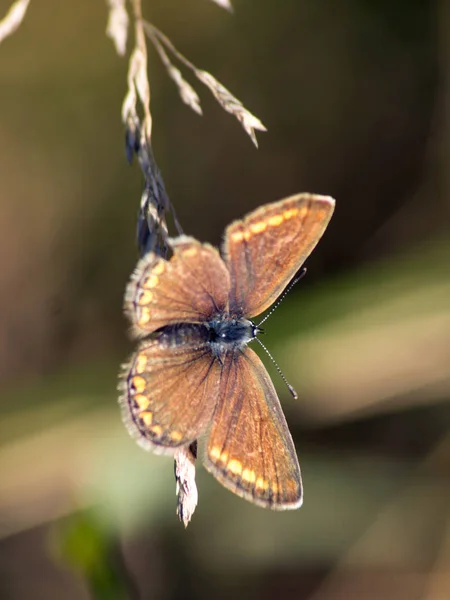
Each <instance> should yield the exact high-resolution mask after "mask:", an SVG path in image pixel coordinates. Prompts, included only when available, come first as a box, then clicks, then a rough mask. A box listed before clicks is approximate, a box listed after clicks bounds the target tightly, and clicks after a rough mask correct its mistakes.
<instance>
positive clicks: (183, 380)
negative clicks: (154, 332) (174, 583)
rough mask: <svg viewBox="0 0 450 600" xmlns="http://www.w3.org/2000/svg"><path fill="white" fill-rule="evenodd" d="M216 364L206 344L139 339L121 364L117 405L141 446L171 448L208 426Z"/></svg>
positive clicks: (217, 370) (215, 389) (214, 394)
mask: <svg viewBox="0 0 450 600" xmlns="http://www.w3.org/2000/svg"><path fill="white" fill-rule="evenodd" d="M220 372H221V370H220V365H218V364H217V361H216V359H215V358H214V357H213V355H212V353H211V351H210V350H209V348H208V346H206V345H201V344H199V343H198V341H194V340H192V341H191V342H189V343H188V342H185V343H183V344H182V345H180V346H177V345H173V344H169V343H165V342H163V341H161V339H158V338H156V339H149V340H145V341H144V342H142V343H141V345H140V347H139V349H138V351H137V352H136V353H135V354H134V355H133V358H132V360H131V363H130V364H128V365H125V366H124V371H123V373H122V376H121V383H120V386H119V388H120V390H121V392H122V393H121V396H120V400H119V402H120V405H121V408H122V417H123V420H124V423H125V425H126V426H127V428H128V430H129V432H130V433H131V435H132V436H133V437H135V438H136V440H137V441H138V443H139V444H140V445H141V446H143V447H144V448H148V449H151V450H155V451H157V452H158V451H159V452H170V451H174V450H176V449H177V448H179V447H181V446H186V445H188V444H190V443H191V442H193V441H194V440H195V439H197V438H198V436H199V435H200V434H201V433H202V432H203V431H204V430H205V429H206V428H207V427H208V426H209V424H210V422H211V419H212V415H213V412H214V407H215V403H216V399H217V395H218V386H219V379H220Z"/></svg>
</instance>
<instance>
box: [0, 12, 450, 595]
mask: <svg viewBox="0 0 450 600" xmlns="http://www.w3.org/2000/svg"><path fill="white" fill-rule="evenodd" d="M9 4H10V3H9V1H8V2H7V1H4V0H2V1H1V2H0V15H2V16H3V15H4V14H5V13H6V11H7V9H8V7H9ZM234 7H235V13H234V15H233V16H231V15H229V14H228V13H226V12H225V11H223V10H221V9H220V8H218V7H217V6H215V5H214V4H213V3H212V2H208V1H207V0H190V1H189V2H184V1H182V0H165V1H163V0H146V1H144V2H143V10H144V14H145V16H146V17H147V18H149V19H150V20H151V21H153V22H154V23H155V24H156V25H158V27H160V28H161V29H162V30H163V31H164V32H165V33H166V34H168V35H169V37H170V38H171V40H172V41H173V42H174V44H175V45H176V46H177V47H178V48H179V49H180V51H182V52H183V53H184V54H185V55H186V56H187V57H188V58H189V59H190V60H192V62H194V63H195V64H196V65H197V66H198V67H199V68H203V69H205V70H208V71H210V72H211V73H213V74H214V76H215V77H216V78H218V79H219V80H220V81H221V82H222V83H223V84H224V85H225V86H227V87H228V88H229V89H230V90H231V91H232V92H233V93H234V94H235V95H236V96H237V97H238V98H239V99H241V100H242V101H243V102H244V104H245V106H246V107H247V108H249V109H250V110H251V111H252V112H254V113H255V114H256V115H257V116H258V117H259V118H261V119H262V121H263V122H264V124H265V125H266V126H267V128H268V132H267V133H261V134H258V140H259V144H260V148H259V150H258V151H256V150H255V149H254V148H253V146H252V144H251V142H250V140H249V139H248V138H247V136H246V135H245V134H244V133H243V131H242V130H241V128H240V126H239V124H238V123H237V121H235V120H234V119H233V117H231V116H230V115H228V114H226V113H225V112H224V111H223V110H222V109H221V108H220V107H219V106H218V105H217V104H216V103H215V101H214V100H213V99H212V97H211V95H210V93H209V92H208V90H206V89H202V88H201V87H200V86H199V85H197V84H196V83H195V82H193V83H194V85H195V86H196V89H197V90H198V91H199V93H200V96H201V100H202V105H203V109H204V116H203V117H202V118H200V117H198V116H197V115H196V114H194V113H193V112H191V111H190V110H189V109H188V108H187V107H186V106H185V105H183V104H182V103H181V101H180V99H179V97H178V95H177V92H176V89H175V87H174V85H173V83H172V82H171V81H170V80H169V79H168V78H167V75H166V73H165V71H164V68H163V67H162V66H161V64H160V62H159V59H158V57H157V55H156V53H155V52H154V51H153V50H152V49H151V48H149V55H150V56H149V76H150V83H151V87H152V114H153V119H154V129H153V142H154V150H155V154H156V157H157V160H158V163H159V166H160V168H161V170H162V172H163V175H164V179H165V183H166V187H167V190H168V192H169V195H170V197H171V200H172V202H173V203H174V205H175V207H176V209H177V212H178V217H179V219H180V221H181V223H182V225H183V227H184V230H185V232H187V233H188V234H190V235H194V236H196V237H198V238H199V239H201V240H208V241H211V242H213V243H215V244H218V243H219V242H220V236H221V233H222V231H223V229H224V227H225V226H226V225H227V224H228V223H229V222H230V221H231V220H233V219H234V218H237V217H239V216H242V215H243V214H245V213H246V212H247V211H249V210H251V209H253V208H255V207H257V206H259V205H260V204H262V203H264V202H268V201H272V200H276V199H278V198H281V197H283V196H285V195H289V194H292V193H296V192H299V191H310V192H316V193H323V194H330V195H332V196H334V197H335V198H336V200H337V208H336V212H335V215H334V217H333V219H332V222H331V224H330V226H329V229H328V231H327V232H326V234H325V236H324V239H323V240H322V241H321V243H320V244H319V246H318V248H317V250H316V251H315V252H314V255H313V256H312V257H311V259H310V260H309V261H308V276H307V277H306V278H305V279H303V280H302V282H301V283H300V284H299V285H297V286H296V288H295V290H294V291H292V292H291V294H290V295H289V297H288V299H287V300H286V301H285V303H284V304H283V306H282V307H281V308H280V309H279V310H278V311H277V312H276V314H275V315H274V316H273V317H271V320H270V321H269V322H267V328H266V329H267V336H266V338H265V340H264V341H265V342H266V343H267V345H268V346H269V348H270V350H271V352H272V353H273V354H274V355H275V357H276V359H277V361H278V362H279V364H280V366H281V368H282V369H283V371H284V372H285V374H286V376H287V378H288V379H289V380H290V382H291V383H292V384H293V385H294V386H295V387H296V389H297V391H298V393H299V396H300V399H299V400H298V401H297V402H295V401H293V400H292V399H291V398H289V396H288V394H287V393H286V389H285V388H284V386H283V385H282V382H281V380H280V379H279V377H278V376H277V375H276V373H275V374H273V378H274V382H275V384H276V386H277V388H278V390H279V394H280V397H281V400H282V403H283V406H284V408H285V412H286V415H287V418H288V422H289V424H290V428H291V431H292V434H293V437H294V440H295V442H296V446H297V450H298V454H299V459H300V463H301V466H302V470H303V477H304V486H305V503H304V506H303V507H302V508H301V509H300V510H299V511H295V512H289V513H285V514H278V513H271V512H266V511H263V510H261V509H259V508H255V507H253V506H251V505H250V504H248V503H246V502H245V501H243V500H241V499H239V498H236V497H234V496H233V495H232V494H230V493H229V492H227V491H226V490H224V489H223V488H222V487H221V486H220V485H219V484H218V483H216V481H215V480H214V479H213V478H212V477H210V476H209V475H208V474H206V473H205V471H204V470H203V469H202V468H201V467H199V469H198V474H197V480H198V486H199V494H200V501H199V506H198V508H197V512H196V513H195V515H194V519H193V522H192V524H191V525H190V526H189V527H188V529H187V530H186V531H184V530H183V528H182V526H181V525H180V524H179V523H178V521H177V519H176V516H175V494H174V481H173V471H172V461H171V459H170V458H167V457H155V456H153V455H150V454H146V453H145V452H143V451H142V450H140V449H139V448H138V447H137V446H136V445H135V444H134V442H133V441H132V440H131V439H129V437H128V434H127V433H126V431H125V428H124V427H123V426H122V424H121V421H120V414H119V409H118V406H117V404H116V391H115V387H116V380H117V371H118V366H119V364H120V362H122V361H123V360H124V358H125V357H126V356H127V355H128V354H129V352H130V351H131V349H132V344H131V343H130V342H129V341H128V340H127V336H126V330H127V323H126V322H125V320H124V318H123V316H122V295H123V290H124V286H125V284H126V282H127V279H128V277H129V274H130V272H131V270H132V268H133V266H134V264H135V261H136V258H137V251H136V242H135V221H136V214H137V208H138V204H139V199H140V193H141V186H142V176H141V173H140V170H139V168H138V166H137V164H133V166H132V167H129V166H128V165H127V163H126V160H125V153H124V132H123V127H122V125H121V121H120V108H121V103H122V100H123V97H124V94H125V91H126V72H127V60H126V59H123V58H122V59H121V58H119V57H118V56H117V55H116V53H115V51H114V48H113V45H112V44H111V41H110V40H109V39H107V37H106V36H105V27H106V19H107V10H106V5H105V4H104V3H102V2H98V3H93V2H88V1H84V2H76V3H65V2H60V1H59V0H47V2H45V3H39V2H33V1H32V2H31V5H30V8H29V11H28V14H27V16H26V18H25V20H24V22H23V24H22V26H21V27H20V29H19V30H18V31H17V32H16V33H15V34H14V35H13V36H12V37H10V38H8V39H6V40H5V41H4V42H3V43H2V44H1V45H0V262H1V267H0V314H1V315H2V317H1V327H0V385H1V387H0V410H1V411H2V415H1V419H0V474H1V484H0V598H2V599H3V598H5V599H8V600H9V599H11V600H16V599H22V598H23V599H28V598H30V599H31V598H33V599H34V598H39V599H40V598H43V599H49V600H52V599H53V598H58V599H59V598H68V599H72V598H73V599H77V600H78V599H83V600H84V599H85V598H90V597H92V598H135V597H140V598H145V599H147V598H148V599H153V598H157V599H159V598H162V599H173V598H187V599H191V598H192V599H197V598H198V599H206V598H219V599H220V598H229V597H230V596H233V597H239V598H241V597H242V598H249V599H251V600H252V599H257V598H263V599H266V598H267V599H269V598H274V597H289V598H302V599H308V600H325V599H327V600H328V599H330V600H331V599H334V598H348V599H358V600H361V599H366V598H367V599H374V600H378V599H381V598H382V599H388V600H390V599H391V598H392V599H395V600H410V599H411V600H416V599H417V600H418V599H426V600H435V599H436V600H442V599H446V598H449V597H450V483H449V482H450V480H449V474H450V426H449V423H450V420H449V417H450V409H449V403H448V400H449V398H450V302H449V301H450V268H449V259H450V244H449V219H450V200H449V199H450V175H449V173H450V169H449V167H448V162H449V160H450V121H449V118H450V112H449V108H450V107H449V100H450V95H449V90H450V79H449V74H450V43H449V40H450V7H449V4H448V3H447V2H446V1H445V0H435V1H434V2H423V1H419V0H402V1H398V2H395V3H393V2H389V1H388V0H342V1H341V2H339V3H337V2H334V1H332V0H281V1H278V2H277V1H275V0H258V1H257V0H234ZM129 47H130V44H129ZM186 76H187V78H189V74H188V73H186ZM190 80H191V81H192V79H190ZM270 369H271V367H269V370H270ZM271 373H272V370H271Z"/></svg>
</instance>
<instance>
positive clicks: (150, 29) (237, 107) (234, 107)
mask: <svg viewBox="0 0 450 600" xmlns="http://www.w3.org/2000/svg"><path fill="white" fill-rule="evenodd" d="M143 25H144V29H145V31H146V33H147V35H148V36H149V38H150V40H151V41H152V43H153V44H154V45H155V47H156V49H157V50H158V52H159V53H160V50H159V48H160V47H161V44H162V45H163V46H164V48H165V49H166V50H168V51H169V52H170V53H171V54H172V55H173V56H175V57H176V58H177V59H178V60H179V61H180V62H181V63H183V64H184V65H185V67H187V68H188V69H190V70H191V71H192V72H193V73H194V75H195V76H196V77H197V79H198V80H199V81H201V82H202V83H203V84H204V85H206V87H207V88H208V89H209V90H210V91H211V93H212V94H213V96H214V98H215V99H216V100H217V102H219V104H220V105H221V106H222V108H223V109H224V110H226V111H227V112H229V113H230V114H232V115H234V116H235V117H236V119H238V121H239V122H240V123H241V125H242V127H243V128H244V130H245V131H246V132H247V134H248V135H249V136H250V138H251V140H252V142H253V143H254V144H255V146H256V147H258V142H257V139H256V134H255V130H258V131H267V129H266V127H265V126H264V125H263V123H262V122H261V121H260V120H259V119H258V117H256V116H255V115H254V114H252V113H251V112H250V111H249V110H247V109H246V108H245V106H244V105H243V104H242V102H241V101H240V100H238V99H237V98H236V96H234V95H233V94H232V93H231V92H230V91H229V90H228V89H227V88H226V87H225V86H224V85H222V84H221V83H220V82H219V81H217V79H216V78H215V77H213V75H211V73H208V72H207V71H203V70H201V69H198V68H197V67H196V66H195V65H194V64H192V63H191V61H190V60H188V59H187V58H186V57H185V56H184V55H183V54H181V52H179V51H178V50H177V49H176V48H175V46H174V45H173V44H172V42H171V41H170V39H169V38H168V37H167V36H166V35H165V34H164V33H162V31H160V30H159V29H158V28H157V27H155V26H154V25H152V24H151V23H149V22H148V21H144V24H143ZM155 40H156V43H155ZM164 55H165V57H166V59H167V60H166V59H162V60H163V63H164V64H165V66H166V68H167V70H168V72H169V75H170V76H171V77H172V79H174V80H175V77H174V75H173V73H171V72H170V71H171V69H172V68H173V65H172V63H171V62H170V60H169V58H168V57H167V54H166V53H165V52H164ZM160 56H161V53H160ZM185 83H186V82H185V81H184V80H183V83H182V85H181V86H180V85H178V89H179V92H180V95H181V97H182V98H183V95H186V88H185ZM189 87H190V86H189ZM197 99H198V96H197ZM183 100H184V101H185V102H186V104H189V105H191V103H190V102H187V101H186V100H185V99H184V98H183ZM193 104H194V105H195V106H196V108H194V106H191V108H193V109H194V110H196V112H199V110H198V108H200V110H201V107H200V103H199V100H198V101H197V105H196V103H193ZM197 106H198V108H197Z"/></svg>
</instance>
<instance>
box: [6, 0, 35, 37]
mask: <svg viewBox="0 0 450 600" xmlns="http://www.w3.org/2000/svg"><path fill="white" fill-rule="evenodd" d="M29 4H30V0H17V2H14V4H12V5H11V7H10V9H9V10H8V12H7V13H6V15H5V16H4V17H3V19H2V20H1V21H0V42H2V41H3V40H4V39H5V38H6V37H8V36H9V35H11V34H12V33H14V32H15V31H16V29H17V28H18V27H19V26H20V24H21V23H22V21H23V19H24V17H25V13H26V12H27V8H28V5H29Z"/></svg>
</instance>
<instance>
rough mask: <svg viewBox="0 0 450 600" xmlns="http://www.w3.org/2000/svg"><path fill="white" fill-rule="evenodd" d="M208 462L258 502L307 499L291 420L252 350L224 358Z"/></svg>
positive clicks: (276, 504) (280, 504)
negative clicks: (291, 430)
mask: <svg viewBox="0 0 450 600" xmlns="http://www.w3.org/2000/svg"><path fill="white" fill-rule="evenodd" d="M204 463H205V467H206V468H207V469H208V471H210V472H211V473H212V474H213V475H214V477H216V479H218V480H219V481H220V483H222V484H223V485H224V486H225V487H226V488H228V489H230V490H231V491H232V492H235V493H236V494H238V495H239V496H242V497H243V498H245V499H246V500H250V501H251V502H254V503H255V504H258V505H259V506H263V507H267V508H272V509H275V510H283V509H289V508H298V507H299V506H300V505H301V503H302V483H301V475H300V467H299V464H298V460H297V455H296V453H295V448H294V444H293V441H292V437H291V434H290V433H289V429H288V427H287V424H286V419H285V418H284V415H283V411H282V410H281V406H280V402H279V400H278V397H277V394H276V391H275V388H274V387H273V384H272V381H271V379H270V377H269V374H268V373H267V371H266V369H265V367H264V365H263V364H262V362H261V361H260V359H259V358H258V356H257V355H256V354H255V353H254V352H253V350H251V349H250V348H246V349H245V350H244V351H241V350H236V351H232V352H228V353H227V355H226V356H225V357H224V358H223V359H222V375H221V378H220V390H219V399H218V404H217V408H216V411H215V413H214V417H213V424H212V427H211V430H210V432H209V437H208V441H207V447H206V452H205V457H204Z"/></svg>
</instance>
